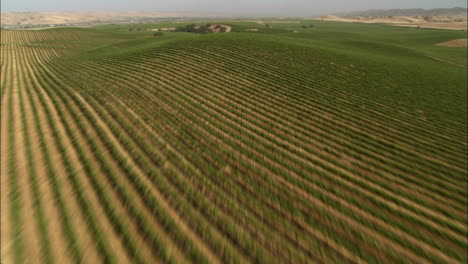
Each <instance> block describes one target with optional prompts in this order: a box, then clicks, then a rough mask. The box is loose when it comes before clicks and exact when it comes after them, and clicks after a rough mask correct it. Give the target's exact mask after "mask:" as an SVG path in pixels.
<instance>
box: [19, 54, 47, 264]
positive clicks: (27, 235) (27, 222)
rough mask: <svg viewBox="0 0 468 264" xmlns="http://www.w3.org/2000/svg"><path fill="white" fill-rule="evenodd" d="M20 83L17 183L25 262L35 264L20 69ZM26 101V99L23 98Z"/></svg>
mask: <svg viewBox="0 0 468 264" xmlns="http://www.w3.org/2000/svg"><path fill="white" fill-rule="evenodd" d="M20 49H21V48H18V49H17V50H16V52H17V56H19V58H21V59H20V60H18V65H17V67H19V66H20V65H24V57H23V55H24V54H22V53H21V51H20ZM17 78H18V83H17V85H15V86H14V87H13V105H14V106H13V109H14V111H13V116H14V117H13V120H14V131H15V133H16V136H15V141H16V142H15V149H16V155H15V157H16V169H17V172H18V177H17V182H18V189H19V190H18V195H19V203H20V204H21V210H20V214H21V219H22V224H23V227H22V228H23V237H24V239H23V241H24V247H25V249H27V258H25V261H26V262H27V263H33V262H34V260H38V259H41V254H40V244H39V243H40V242H39V233H38V230H37V228H36V227H37V223H36V221H35V220H36V217H35V214H34V211H35V210H34V206H35V205H34V200H33V197H32V193H31V192H30V187H29V185H30V184H31V183H30V182H29V177H28V169H27V166H28V165H27V164H28V162H27V159H26V157H27V153H26V147H25V139H24V133H23V131H24V127H23V125H22V117H21V111H20V110H21V107H20V101H19V100H20V96H19V94H20V93H22V90H23V89H24V87H25V85H24V80H23V69H22V68H20V69H18V76H17ZM23 99H24V97H23Z"/></svg>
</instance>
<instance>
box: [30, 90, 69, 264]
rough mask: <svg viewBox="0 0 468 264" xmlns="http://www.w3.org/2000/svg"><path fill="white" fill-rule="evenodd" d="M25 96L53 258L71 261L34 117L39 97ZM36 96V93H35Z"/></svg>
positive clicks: (32, 147) (34, 160) (35, 164)
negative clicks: (33, 104) (34, 104)
mask: <svg viewBox="0 0 468 264" xmlns="http://www.w3.org/2000/svg"><path fill="white" fill-rule="evenodd" d="M23 93H24V94H23V98H25V99H26V98H27V100H25V111H26V113H25V114H26V122H27V123H28V127H29V128H30V129H31V130H30V131H29V136H30V141H31V152H32V156H33V163H34V167H35V169H36V173H37V181H38V187H39V193H40V195H41V197H40V199H41V202H42V204H43V207H44V216H45V220H46V221H45V222H46V224H47V230H48V231H49V234H48V235H49V238H48V239H49V243H50V248H51V249H53V250H52V252H51V253H52V259H53V260H54V261H56V263H71V259H70V255H69V254H68V252H67V247H66V246H65V245H67V243H68V241H67V238H66V237H65V234H64V233H63V231H62V227H61V222H60V220H59V219H60V216H59V208H58V207H57V206H56V204H55V201H54V197H53V191H52V189H51V188H52V187H51V185H50V183H49V179H48V173H47V172H46V169H45V167H44V164H46V162H45V160H44V157H43V153H42V150H41V148H40V145H39V144H40V138H39V135H38V133H37V131H36V129H35V122H36V121H35V120H34V119H33V112H32V111H33V109H32V108H31V102H30V100H34V101H36V102H37V100H38V99H37V98H35V97H34V98H28V95H27V94H26V93H25V92H24V91H23ZM33 96H34V95H33Z"/></svg>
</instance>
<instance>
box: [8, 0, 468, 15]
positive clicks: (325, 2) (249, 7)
mask: <svg viewBox="0 0 468 264" xmlns="http://www.w3.org/2000/svg"><path fill="white" fill-rule="evenodd" d="M452 7H465V8H466V7H467V3H466V1H465V0H445V1H444V0H379V1H375V0H331V1H330V0H237V1H235V2H233V1H231V0H229V1H228V0H172V1H162V0H156V1H154V0H153V1H152V0H132V1H128V0H99V1H95V0H81V1H79V2H78V1H74V0H42V1H34V0H3V1H1V11H2V12H53V11H58V12H61V11H77V12H93V11H117V12H128V11H140V12H141V11H145V12H192V13H206V14H212V15H240V16H242V15H244V16H255V15H275V16H311V15H312V16H313V15H321V14H329V13H336V12H348V11H358V10H369V9H394V8H424V9H432V8H452Z"/></svg>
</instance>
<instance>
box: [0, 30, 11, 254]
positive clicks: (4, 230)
mask: <svg viewBox="0 0 468 264" xmlns="http://www.w3.org/2000/svg"><path fill="white" fill-rule="evenodd" d="M2 34H3V32H2ZM5 89H7V90H8V89H13V85H12V84H11V83H10V82H8V83H6V86H5ZM3 99H4V100H5V101H4V102H2V104H1V105H0V106H1V110H0V111H1V112H0V113H1V123H0V124H1V126H0V133H1V134H0V136H1V139H0V151H1V154H0V164H1V165H0V167H1V168H0V174H1V177H0V192H1V196H0V198H1V199H0V201H1V202H0V208H1V209H0V219H1V224H0V230H1V232H0V234H1V236H0V238H1V255H0V256H1V260H2V262H5V263H13V258H12V257H13V253H12V250H13V246H12V244H13V243H12V232H11V230H12V225H11V222H10V220H11V216H10V208H9V206H10V204H9V200H10V199H9V192H10V178H9V175H8V170H9V167H8V154H7V153H8V150H9V147H10V144H9V142H8V91H5V96H4V97H3Z"/></svg>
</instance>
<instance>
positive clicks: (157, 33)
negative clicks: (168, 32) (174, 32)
mask: <svg viewBox="0 0 468 264" xmlns="http://www.w3.org/2000/svg"><path fill="white" fill-rule="evenodd" d="M153 36H155V37H161V36H164V33H162V32H161V31H156V32H154V34H153Z"/></svg>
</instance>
